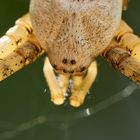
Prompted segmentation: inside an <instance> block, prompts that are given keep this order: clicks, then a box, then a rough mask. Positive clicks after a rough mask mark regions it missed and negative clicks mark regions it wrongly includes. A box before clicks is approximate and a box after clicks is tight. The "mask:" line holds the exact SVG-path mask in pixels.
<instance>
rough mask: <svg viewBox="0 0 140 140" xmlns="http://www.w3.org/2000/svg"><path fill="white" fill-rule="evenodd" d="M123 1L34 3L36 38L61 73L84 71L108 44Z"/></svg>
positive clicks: (39, 0)
mask: <svg viewBox="0 0 140 140" xmlns="http://www.w3.org/2000/svg"><path fill="white" fill-rule="evenodd" d="M121 11H122V0H31V6H30V13H31V21H32V24H33V29H34V32H35V35H36V37H37V39H38V41H39V42H40V44H41V46H42V47H43V48H44V49H45V50H46V52H47V53H48V57H49V60H50V62H51V64H52V66H53V67H54V68H55V69H56V70H58V72H59V73H61V72H62V71H63V72H64V73H73V74H75V75H76V74H78V73H81V72H83V71H85V70H86V69H87V68H88V67H89V65H90V64H91V62H92V61H93V60H94V59H95V57H96V56H98V55H99V54H101V52H103V50H104V49H105V48H106V47H107V46H108V45H109V43H110V41H111V40H112V38H113V36H114V33H115V31H116V30H117V28H118V27H119V24H120V20H121Z"/></svg>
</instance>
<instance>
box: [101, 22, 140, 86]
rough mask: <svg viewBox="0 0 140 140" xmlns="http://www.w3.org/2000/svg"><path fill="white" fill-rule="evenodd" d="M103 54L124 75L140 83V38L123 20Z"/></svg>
mask: <svg viewBox="0 0 140 140" xmlns="http://www.w3.org/2000/svg"><path fill="white" fill-rule="evenodd" d="M103 56H104V57H105V58H107V60H108V61H109V62H110V63H111V64H112V65H113V66H114V67H115V68H117V69H119V70H120V71H121V72H122V73H123V74H124V75H126V76H127V77H129V78H130V79H132V80H134V81H135V82H136V83H137V84H140V39H139V37H138V36H136V35H134V34H133V30H132V29H131V28H130V27H129V26H128V25H127V24H126V23H125V22H124V21H122V22H121V25H120V28H119V30H118V31H117V33H116V35H115V38H114V40H113V41H112V42H111V44H110V46H109V47H108V48H107V49H106V50H105V51H104V53H103Z"/></svg>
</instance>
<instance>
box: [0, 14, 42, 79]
mask: <svg viewBox="0 0 140 140" xmlns="http://www.w3.org/2000/svg"><path fill="white" fill-rule="evenodd" d="M42 52H43V51H42V49H41V47H40V45H39V43H38V42H37V40H36V38H35V37H34V35H33V33H32V26H31V22H30V17H29V14H27V15H25V16H23V17H22V18H20V19H19V20H17V21H16V25H15V26H14V27H12V28H10V29H9V30H8V31H7V33H6V35H5V36H3V37H2V38H0V81H2V80H4V79H5V78H7V77H8V76H10V75H12V74H13V73H15V72H16V71H18V70H20V69H21V68H23V67H24V66H25V65H27V64H30V63H32V62H33V61H34V60H35V59H36V58H37V57H38V56H39V55H41V54H42Z"/></svg>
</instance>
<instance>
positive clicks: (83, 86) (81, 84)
mask: <svg viewBox="0 0 140 140" xmlns="http://www.w3.org/2000/svg"><path fill="white" fill-rule="evenodd" d="M96 76H97V64H96V62H95V61H94V62H92V64H91V65H90V67H89V68H88V71H87V74H86V76H85V77H83V76H73V87H72V95H71V97H70V104H71V105H72V106H73V107H79V106H80V105H82V104H83V102H84V99H85V97H86V95H87V93H88V90H89V88H90V87H91V85H92V83H93V82H94V81H95V78H96Z"/></svg>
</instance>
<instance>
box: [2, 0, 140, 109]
mask: <svg viewBox="0 0 140 140" xmlns="http://www.w3.org/2000/svg"><path fill="white" fill-rule="evenodd" d="M127 4H128V0H31V5H30V13H29V14H27V15H25V16H24V17H22V18H21V19H19V20H18V21H16V25H15V26H14V27H12V28H10V29H9V30H8V32H7V33H6V35H5V36H3V37H2V38H1V39H0V80H3V79H5V78H6V77H8V76H10V75H11V74H13V73H14V72H16V71H17V70H19V69H21V68H23V67H24V66H25V65H27V64H30V63H32V62H33V61H34V60H35V59H36V58H37V57H38V56H40V55H41V54H42V53H44V52H46V53H47V55H48V57H47V58H46V59H45V65H44V68H43V71H44V75H45V78H46V80H47V82H48V85H49V88H50V92H51V100H52V101H53V102H54V103H55V104H56V105H61V104H63V103H64V99H65V96H64V95H65V93H66V92H67V88H68V86H69V80H70V79H72V80H73V86H72V89H71V96H70V104H71V105H72V106H74V107H79V106H80V105H82V104H83V102H84V99H85V97H86V95H87V91H88V90H89V88H90V87H91V85H92V83H93V82H94V81H95V78H96V75H97V64H96V62H95V58H96V57H97V56H98V55H101V56H103V57H104V58H105V59H107V61H108V62H110V63H111V64H112V65H113V66H114V67H115V68H117V69H119V70H120V71H121V72H122V73H123V74H124V75H126V76H127V77H129V78H130V79H132V80H133V81H135V82H136V83H138V84H140V39H139V37H137V36H136V35H134V34H133V30H132V29H131V28H130V27H129V26H128V25H127V24H126V23H125V22H124V21H122V20H121V13H122V9H126V7H127ZM30 19H31V20H30ZM56 72H57V76H58V77H59V80H58V79H57V78H56Z"/></svg>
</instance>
